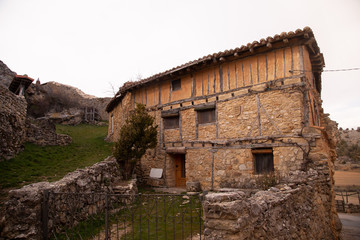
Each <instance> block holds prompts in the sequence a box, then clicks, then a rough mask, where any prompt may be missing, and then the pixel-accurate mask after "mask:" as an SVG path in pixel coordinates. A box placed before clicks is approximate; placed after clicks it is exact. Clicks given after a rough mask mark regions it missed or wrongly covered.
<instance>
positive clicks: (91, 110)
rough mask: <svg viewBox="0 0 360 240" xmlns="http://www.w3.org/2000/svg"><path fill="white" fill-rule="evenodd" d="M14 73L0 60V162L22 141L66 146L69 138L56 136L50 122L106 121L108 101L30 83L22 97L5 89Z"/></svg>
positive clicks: (65, 88) (67, 88) (53, 85)
mask: <svg viewBox="0 0 360 240" xmlns="http://www.w3.org/2000/svg"><path fill="white" fill-rule="evenodd" d="M15 75H16V73H15V72H13V71H11V70H10V69H9V68H8V67H7V66H6V64H4V63H3V62H2V61H0V106H1V107H0V161H2V160H4V159H10V158H12V157H14V156H15V155H16V154H17V153H19V151H21V150H22V149H23V148H24V147H23V143H24V142H31V143H34V144H38V145H66V144H69V143H70V142H71V138H70V137H69V136H66V135H59V134H57V133H56V129H55V124H54V123H64V124H78V123H81V122H84V121H85V122H89V121H93V120H97V121H98V120H107V118H108V117H107V116H108V115H107V113H106V112H105V108H106V105H107V104H108V103H109V101H110V98H96V97H94V96H90V95H87V94H85V93H83V92H82V91H80V90H79V89H77V88H74V87H71V86H67V85H63V84H60V83H56V82H49V83H45V84H40V82H39V81H37V83H36V84H31V85H30V86H29V88H28V89H27V91H26V93H25V98H24V96H18V95H16V94H14V93H13V92H11V91H10V90H9V86H10V84H11V82H12V81H13V79H14V77H15Z"/></svg>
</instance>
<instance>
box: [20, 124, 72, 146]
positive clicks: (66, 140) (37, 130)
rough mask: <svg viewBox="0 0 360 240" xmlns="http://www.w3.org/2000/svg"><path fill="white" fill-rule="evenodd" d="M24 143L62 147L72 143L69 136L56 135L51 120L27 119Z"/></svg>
mask: <svg viewBox="0 0 360 240" xmlns="http://www.w3.org/2000/svg"><path fill="white" fill-rule="evenodd" d="M26 142H30V143H34V144H36V145H40V146H56V145H57V146H64V145H68V144H70V143H71V142H72V139H71V137H70V136H68V135H65V134H57V133H56V126H55V124H54V123H53V122H52V120H51V119H46V118H42V119H41V118H38V119H31V118H28V119H27V121H26Z"/></svg>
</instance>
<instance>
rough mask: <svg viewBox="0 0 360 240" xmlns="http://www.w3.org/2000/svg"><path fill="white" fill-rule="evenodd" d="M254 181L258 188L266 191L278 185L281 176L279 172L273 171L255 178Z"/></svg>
mask: <svg viewBox="0 0 360 240" xmlns="http://www.w3.org/2000/svg"><path fill="white" fill-rule="evenodd" d="M255 181H256V186H257V187H258V188H260V189H262V190H267V189H269V188H271V187H274V186H276V185H278V184H279V183H280V181H281V176H280V173H279V172H277V171H273V172H269V173H265V174H262V175H260V176H257V177H256V179H255Z"/></svg>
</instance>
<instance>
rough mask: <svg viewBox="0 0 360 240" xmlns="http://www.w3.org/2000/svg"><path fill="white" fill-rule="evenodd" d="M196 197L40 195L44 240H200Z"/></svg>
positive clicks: (198, 208) (181, 195)
mask: <svg viewBox="0 0 360 240" xmlns="http://www.w3.org/2000/svg"><path fill="white" fill-rule="evenodd" d="M201 200H202V199H201V195H199V194H193V195H186V194H136V195H127V194H108V193H59V192H58V193H56V192H48V191H45V192H44V201H43V207H42V230H43V238H44V239H99V240H100V239H101V240H103V239H105V240H108V239H111V240H114V239H201V238H202V232H203V220H202V206H201Z"/></svg>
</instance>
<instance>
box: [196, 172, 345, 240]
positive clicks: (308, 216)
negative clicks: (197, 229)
mask: <svg viewBox="0 0 360 240" xmlns="http://www.w3.org/2000/svg"><path fill="white" fill-rule="evenodd" d="M324 177H326V176H324V175H323V174H321V173H318V172H317V171H315V170H309V171H308V172H301V171H296V172H293V173H292V174H291V175H289V178H288V179H287V184H282V185H279V186H277V187H272V188H270V189H269V190H268V191H258V192H256V193H255V194H253V195H251V194H249V193H248V192H243V191H240V190H239V191H234V192H220V193H209V194H208V195H206V197H205V202H204V205H203V207H204V217H205V222H204V224H205V231H204V235H205V239H209V240H210V239H236V240H240V239H279V240H280V239H338V236H339V232H340V230H341V222H340V220H339V218H338V216H337V215H333V214H332V211H331V209H330V207H329V205H328V204H326V203H327V202H329V201H328V199H327V198H328V197H329V194H327V193H326V190H327V189H328V186H327V181H326V178H324ZM322 189H325V192H324V190H322Z"/></svg>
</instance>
